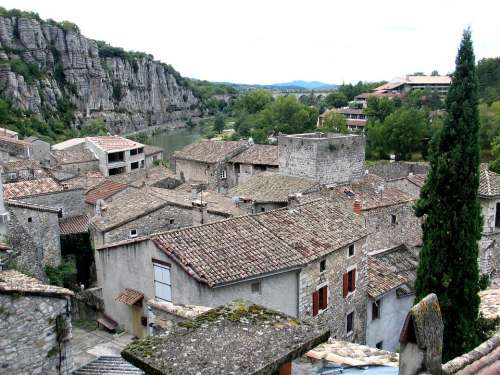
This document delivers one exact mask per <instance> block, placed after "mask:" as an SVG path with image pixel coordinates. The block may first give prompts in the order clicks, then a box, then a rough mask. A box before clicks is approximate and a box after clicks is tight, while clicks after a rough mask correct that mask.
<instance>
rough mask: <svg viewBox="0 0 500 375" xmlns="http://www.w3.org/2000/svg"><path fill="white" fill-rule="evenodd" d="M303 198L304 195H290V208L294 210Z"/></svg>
mask: <svg viewBox="0 0 500 375" xmlns="http://www.w3.org/2000/svg"><path fill="white" fill-rule="evenodd" d="M301 197H302V193H294V194H289V195H288V204H287V205H288V208H289V209H294V208H296V207H297V206H298V205H299V204H300V198H301Z"/></svg>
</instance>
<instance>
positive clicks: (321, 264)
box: [319, 259, 326, 272]
mask: <svg viewBox="0 0 500 375" xmlns="http://www.w3.org/2000/svg"><path fill="white" fill-rule="evenodd" d="M325 270H326V259H323V260H322V261H321V262H319V272H325Z"/></svg>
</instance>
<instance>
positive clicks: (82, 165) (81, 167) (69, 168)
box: [57, 160, 99, 174]
mask: <svg viewBox="0 0 500 375" xmlns="http://www.w3.org/2000/svg"><path fill="white" fill-rule="evenodd" d="M57 168H58V169H60V170H62V171H65V172H70V173H76V174H83V173H86V172H97V171H99V161H98V160H91V161H83V162H76V163H65V164H59V165H58V166H57Z"/></svg>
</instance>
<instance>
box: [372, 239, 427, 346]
mask: <svg viewBox="0 0 500 375" xmlns="http://www.w3.org/2000/svg"><path fill="white" fill-rule="evenodd" d="M417 265H418V257H417V256H416V255H415V254H414V253H413V252H412V251H410V250H409V249H408V248H407V247H406V246H404V245H400V246H397V247H394V248H391V249H383V250H378V251H375V252H371V253H370V254H369V259H368V299H367V306H366V310H367V319H366V320H367V329H366V345H368V346H371V347H376V348H378V349H384V350H388V351H391V352H397V351H398V349H399V332H400V331H401V327H402V326H403V323H404V320H405V317H406V315H407V314H408V311H410V308H411V307H412V306H413V302H414V299H415V291H414V284H415V279H416V273H417Z"/></svg>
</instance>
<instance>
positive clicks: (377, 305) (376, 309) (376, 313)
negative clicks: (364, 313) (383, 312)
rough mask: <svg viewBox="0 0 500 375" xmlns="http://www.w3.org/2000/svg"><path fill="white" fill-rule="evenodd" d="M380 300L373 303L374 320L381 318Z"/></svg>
mask: <svg viewBox="0 0 500 375" xmlns="http://www.w3.org/2000/svg"><path fill="white" fill-rule="evenodd" d="M380 302H381V301H380V300H378V301H374V302H373V303H372V320H375V319H379V318H380Z"/></svg>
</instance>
